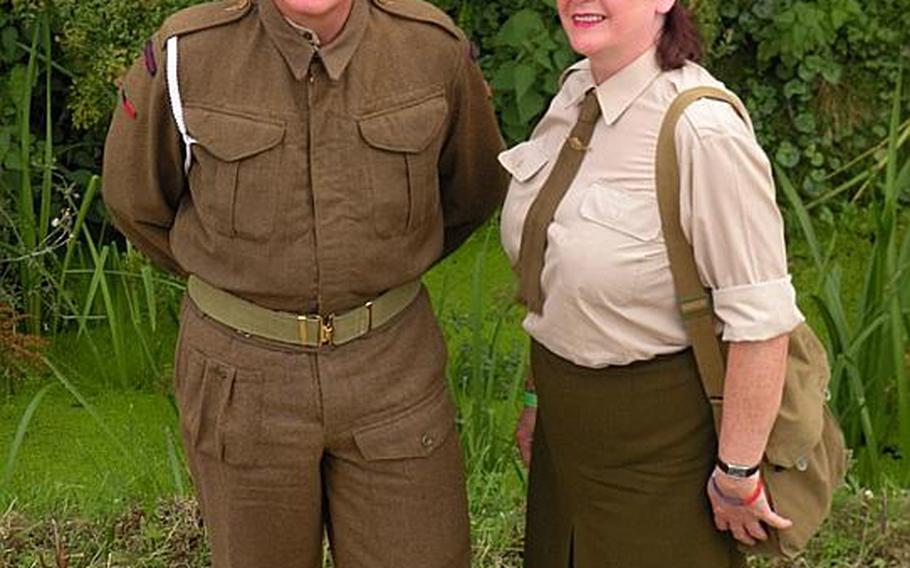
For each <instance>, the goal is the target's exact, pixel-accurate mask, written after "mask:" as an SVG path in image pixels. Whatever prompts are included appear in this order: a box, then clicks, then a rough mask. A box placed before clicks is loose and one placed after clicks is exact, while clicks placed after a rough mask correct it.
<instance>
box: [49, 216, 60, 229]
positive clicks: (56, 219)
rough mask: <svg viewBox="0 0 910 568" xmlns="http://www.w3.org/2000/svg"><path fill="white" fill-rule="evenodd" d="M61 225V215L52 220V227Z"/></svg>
mask: <svg viewBox="0 0 910 568" xmlns="http://www.w3.org/2000/svg"><path fill="white" fill-rule="evenodd" d="M59 225H60V218H59V217H54V218H53V219H52V220H51V227H58V226H59Z"/></svg>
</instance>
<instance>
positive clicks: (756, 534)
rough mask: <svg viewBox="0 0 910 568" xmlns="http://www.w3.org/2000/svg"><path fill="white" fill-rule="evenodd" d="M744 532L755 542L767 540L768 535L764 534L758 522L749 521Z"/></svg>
mask: <svg viewBox="0 0 910 568" xmlns="http://www.w3.org/2000/svg"><path fill="white" fill-rule="evenodd" d="M743 526H744V527H745V528H746V532H748V533H749V536H751V537H752V538H754V539H756V540H768V533H767V532H765V529H764V528H762V526H761V523H760V522H758V521H749V522H748V523H746V524H745V525H743Z"/></svg>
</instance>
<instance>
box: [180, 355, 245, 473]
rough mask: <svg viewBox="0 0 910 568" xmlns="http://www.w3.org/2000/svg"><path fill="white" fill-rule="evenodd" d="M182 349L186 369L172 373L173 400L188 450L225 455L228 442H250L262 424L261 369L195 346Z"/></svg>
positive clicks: (243, 446)
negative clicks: (245, 366) (174, 375)
mask: <svg viewBox="0 0 910 568" xmlns="http://www.w3.org/2000/svg"><path fill="white" fill-rule="evenodd" d="M185 349H186V353H185V354H184V357H185V360H186V365H185V369H184V371H183V373H182V375H183V376H179V375H178V377H177V379H178V380H177V403H178V408H179V410H180V424H181V429H182V431H183V435H184V442H185V444H186V447H187V450H192V451H195V452H198V453H200V454H204V455H208V456H212V457H215V458H218V459H224V456H225V449H226V447H227V445H228V443H230V444H231V445H232V446H233V447H239V448H246V447H254V446H255V445H256V444H257V442H258V439H259V431H260V424H261V383H262V373H261V372H260V371H258V370H251V369H243V368H239V367H237V366H235V365H231V364H229V363H227V362H225V361H222V360H220V359H219V358H217V357H214V356H211V355H208V354H206V353H204V352H203V351H201V350H199V349H197V348H195V347H189V346H188V347H186V348H185ZM178 372H179V370H178Z"/></svg>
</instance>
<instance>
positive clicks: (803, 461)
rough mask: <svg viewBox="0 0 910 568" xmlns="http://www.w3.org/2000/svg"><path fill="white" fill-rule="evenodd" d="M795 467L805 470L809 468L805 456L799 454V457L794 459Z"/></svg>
mask: <svg viewBox="0 0 910 568" xmlns="http://www.w3.org/2000/svg"><path fill="white" fill-rule="evenodd" d="M796 469H798V470H799V471H806V470H807V469H809V460H807V459H806V458H805V456H800V458H799V459H798V460H796Z"/></svg>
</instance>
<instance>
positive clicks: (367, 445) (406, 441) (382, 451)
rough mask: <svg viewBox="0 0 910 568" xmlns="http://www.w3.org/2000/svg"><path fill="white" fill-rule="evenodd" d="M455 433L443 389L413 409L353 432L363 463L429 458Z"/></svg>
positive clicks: (449, 403)
mask: <svg viewBox="0 0 910 568" xmlns="http://www.w3.org/2000/svg"><path fill="white" fill-rule="evenodd" d="M454 430H455V405H454V404H453V403H452V399H451V398H450V397H449V392H448V389H447V388H445V387H443V388H441V389H439V390H438V391H436V392H435V393H433V394H432V395H430V396H429V397H427V398H425V399H424V400H422V401H421V402H419V403H418V404H416V405H415V406H412V407H411V408H408V409H406V410H404V411H402V412H399V413H397V414H394V415H392V416H390V417H388V418H385V419H382V420H380V421H378V422H375V423H373V424H369V425H367V426H364V427H361V428H359V429H357V430H355V431H354V441H355V442H356V444H357V448H358V449H359V450H360V453H361V455H362V456H363V458H364V459H366V460H367V461H377V460H396V459H408V458H420V457H428V456H430V455H431V454H432V453H433V452H434V451H435V450H436V448H438V447H440V446H442V444H443V443H444V442H445V441H446V439H447V438H448V437H449V436H450V435H452V432H453V431H454Z"/></svg>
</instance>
